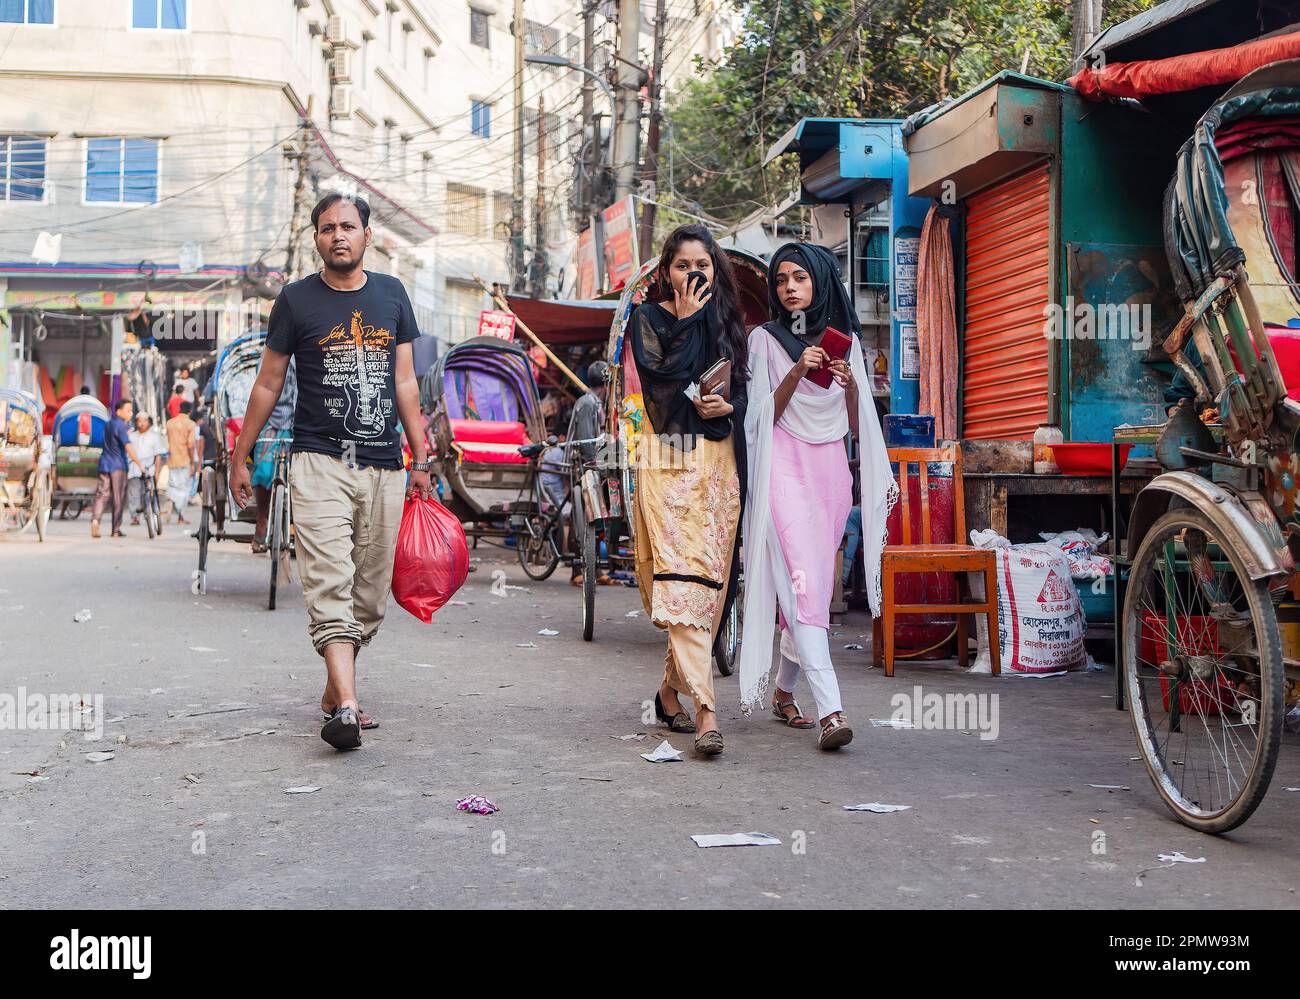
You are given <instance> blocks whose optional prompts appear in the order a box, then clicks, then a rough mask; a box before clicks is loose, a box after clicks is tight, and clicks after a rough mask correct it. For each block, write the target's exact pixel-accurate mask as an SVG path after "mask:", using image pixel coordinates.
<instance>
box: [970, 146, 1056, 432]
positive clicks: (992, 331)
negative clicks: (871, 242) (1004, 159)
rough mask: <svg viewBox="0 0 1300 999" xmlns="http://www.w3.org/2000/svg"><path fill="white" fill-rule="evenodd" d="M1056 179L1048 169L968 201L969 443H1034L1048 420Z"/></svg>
mask: <svg viewBox="0 0 1300 999" xmlns="http://www.w3.org/2000/svg"><path fill="white" fill-rule="evenodd" d="M1050 224H1051V179H1050V176H1049V174H1048V168H1047V165H1046V164H1043V165H1042V166H1038V167H1034V168H1033V169H1031V170H1028V171H1026V172H1025V173H1022V174H1018V175H1017V176H1015V177H1012V178H1011V179H1010V180H1004V181H1001V182H1000V183H997V184H994V185H993V186H992V187H990V188H988V189H987V190H984V191H981V192H980V193H979V194H976V195H972V196H971V197H970V198H968V199H967V201H966V323H965V329H964V331H963V334H962V363H963V372H962V375H963V380H962V437H964V438H966V439H968V440H989V439H994V438H1013V439H1021V440H1024V439H1028V438H1031V437H1033V436H1034V430H1035V429H1036V428H1037V427H1038V426H1039V425H1040V424H1042V423H1045V422H1047V420H1048V388H1049V384H1048V371H1049V364H1050V360H1051V353H1050V347H1051V341H1049V340H1048V339H1047V337H1046V336H1045V334H1044V330H1045V329H1046V326H1045V323H1046V313H1045V311H1044V309H1045V306H1046V305H1047V303H1048V301H1049V296H1050V294H1051V261H1052V253H1051V229H1050Z"/></svg>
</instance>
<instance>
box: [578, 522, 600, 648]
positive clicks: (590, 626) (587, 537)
mask: <svg viewBox="0 0 1300 999" xmlns="http://www.w3.org/2000/svg"><path fill="white" fill-rule="evenodd" d="M599 554H600V542H599V541H598V540H597V538H596V525H595V524H593V523H591V522H590V521H588V522H587V523H586V524H584V525H583V527H582V640H583V641H584V642H590V641H591V636H592V635H593V634H594V633H595V631H596V562H597V556H598V555H599Z"/></svg>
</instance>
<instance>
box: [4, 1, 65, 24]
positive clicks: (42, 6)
mask: <svg viewBox="0 0 1300 999" xmlns="http://www.w3.org/2000/svg"><path fill="white" fill-rule="evenodd" d="M0 23H3V24H53V23H54V0H0Z"/></svg>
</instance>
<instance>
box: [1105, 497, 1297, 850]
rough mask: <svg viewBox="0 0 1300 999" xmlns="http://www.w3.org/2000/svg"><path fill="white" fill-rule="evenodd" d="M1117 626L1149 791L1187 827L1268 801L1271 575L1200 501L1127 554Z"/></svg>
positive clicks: (1276, 745)
mask: <svg viewBox="0 0 1300 999" xmlns="http://www.w3.org/2000/svg"><path fill="white" fill-rule="evenodd" d="M1225 556H1226V563H1227V564H1225ZM1180 563H1181V564H1180ZM1123 633H1124V642H1123V649H1122V652H1123V659H1122V662H1123V664H1124V665H1123V668H1124V683H1125V688H1126V694H1127V702H1128V707H1129V718H1130V720H1131V721H1132V723H1133V731H1134V735H1135V736H1136V737H1137V743H1138V748H1139V750H1140V751H1141V752H1142V757H1143V760H1144V761H1145V763H1146V767H1147V773H1148V774H1149V775H1150V777H1151V781H1152V783H1153V784H1154V785H1155V788H1156V791H1157V792H1158V793H1159V795H1160V797H1161V799H1162V800H1163V801H1164V803H1165V805H1166V806H1167V807H1168V808H1169V810H1170V811H1171V812H1173V813H1174V815H1175V817H1177V819H1178V820H1179V821H1180V822H1182V823H1183V824H1185V825H1187V826H1190V827H1191V828H1193V829H1197V830H1199V831H1201V832H1206V833H1216V834H1217V833H1224V832H1227V831H1229V830H1230V829H1235V828H1236V827H1237V826H1239V825H1241V824H1242V823H1243V822H1245V821H1246V819H1248V818H1249V817H1250V815H1251V813H1252V812H1254V810H1255V809H1256V808H1257V807H1258V806H1259V803H1260V802H1261V801H1262V800H1263V799H1264V795H1265V793H1266V792H1267V791H1268V784H1269V780H1270V779H1271V778H1272V776H1273V768H1274V766H1275V765H1276V763H1277V756H1278V751H1279V749H1280V747H1281V742H1282V721H1283V703H1284V697H1283V686H1284V684H1283V680H1284V674H1283V664H1282V647H1281V639H1280V636H1279V632H1278V625H1277V614H1276V612H1275V610H1274V608H1273V603H1272V601H1271V600H1270V598H1269V588H1268V581H1267V580H1252V579H1251V578H1250V576H1249V575H1248V574H1247V572H1246V570H1245V564H1244V562H1243V560H1242V558H1241V556H1240V554H1239V553H1238V552H1237V551H1235V550H1234V549H1233V548H1232V547H1231V546H1229V545H1226V544H1223V543H1221V542H1220V541H1219V538H1218V535H1217V533H1216V529H1215V528H1214V527H1213V525H1212V524H1211V522H1210V520H1209V518H1208V517H1206V516H1205V515H1204V514H1203V513H1201V512H1200V511H1199V510H1196V509H1194V508H1191V507H1183V508H1179V509H1175V510H1171V511H1169V512H1168V513H1166V514H1164V515H1163V516H1162V517H1160V518H1159V519H1158V520H1157V521H1156V522H1155V523H1154V524H1153V525H1152V526H1151V528H1150V530H1149V532H1148V533H1147V535H1146V537H1144V538H1143V540H1142V544H1141V546H1140V547H1139V548H1138V551H1137V555H1136V557H1135V558H1134V559H1133V564H1132V569H1131V570H1130V574H1129V583H1128V590H1127V593H1126V595H1125V600H1124V619H1123ZM1171 638H1172V641H1171Z"/></svg>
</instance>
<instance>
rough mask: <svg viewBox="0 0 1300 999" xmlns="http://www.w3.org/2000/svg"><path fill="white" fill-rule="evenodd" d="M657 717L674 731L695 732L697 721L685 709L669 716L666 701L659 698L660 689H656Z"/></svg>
mask: <svg viewBox="0 0 1300 999" xmlns="http://www.w3.org/2000/svg"><path fill="white" fill-rule="evenodd" d="M655 717H656V718H658V719H659V720H660V721H661V722H663V723H664V724H665V725H667V726H668V727H669V728H670V729H671V730H672V731H674V732H694V731H695V722H693V721H691V716H690V715H688V714H687V713H686V712H685V711H679V712H677V714H675V715H672V716H669V714H668V712H667V711H665V710H664V702H663V701H661V700H660V699H659V691H657V690H656V691H655Z"/></svg>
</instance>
